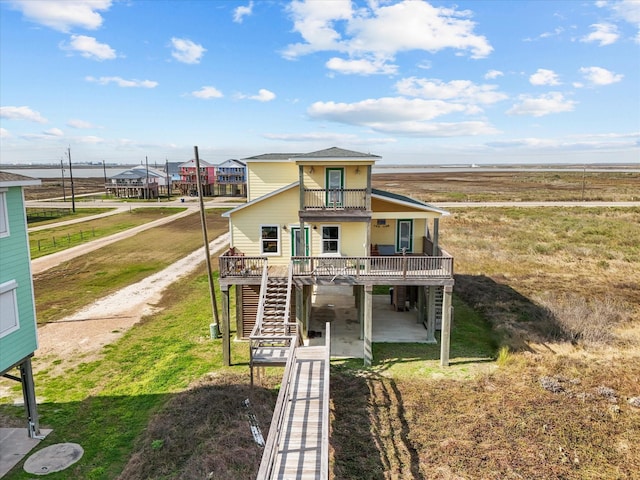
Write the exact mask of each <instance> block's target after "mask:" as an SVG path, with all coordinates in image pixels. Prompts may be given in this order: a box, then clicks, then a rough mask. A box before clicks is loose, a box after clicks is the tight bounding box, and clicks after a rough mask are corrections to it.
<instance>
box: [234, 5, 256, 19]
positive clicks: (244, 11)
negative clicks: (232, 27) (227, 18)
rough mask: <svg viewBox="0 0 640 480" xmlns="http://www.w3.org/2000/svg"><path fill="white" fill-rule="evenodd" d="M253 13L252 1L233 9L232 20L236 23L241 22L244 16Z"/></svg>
mask: <svg viewBox="0 0 640 480" xmlns="http://www.w3.org/2000/svg"><path fill="white" fill-rule="evenodd" d="M252 13H253V2H249V5H247V6H246V7H244V6H240V7H237V8H236V9H235V10H234V11H233V21H234V22H236V23H242V21H243V20H244V17H246V16H248V15H251V14H252Z"/></svg>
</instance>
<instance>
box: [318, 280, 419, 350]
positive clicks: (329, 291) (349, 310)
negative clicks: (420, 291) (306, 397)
mask: <svg viewBox="0 0 640 480" xmlns="http://www.w3.org/2000/svg"><path fill="white" fill-rule="evenodd" d="M372 301H373V342H378V343H429V342H428V341H427V329H426V328H425V327H424V325H423V324H422V323H421V322H418V317H417V312H416V311H408V312H397V311H395V310H394V309H393V307H392V305H391V304H390V298H389V295H373V300H372ZM312 304H313V307H312V309H311V321H310V325H309V332H313V333H314V334H315V335H310V338H309V339H308V340H307V342H306V343H307V344H308V345H324V344H325V338H324V337H325V331H324V330H325V322H330V323H331V356H332V357H337V358H343V357H344V358H364V345H363V342H362V338H361V337H360V323H359V321H358V310H357V308H356V304H355V297H354V295H353V292H352V289H351V288H349V287H345V286H339V287H338V286H321V287H316V290H315V292H314V295H313V297H312Z"/></svg>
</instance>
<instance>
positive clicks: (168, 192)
mask: <svg viewBox="0 0 640 480" xmlns="http://www.w3.org/2000/svg"><path fill="white" fill-rule="evenodd" d="M164 172H165V173H166V175H167V200H169V201H170V200H171V180H169V159H168V158H165V159H164Z"/></svg>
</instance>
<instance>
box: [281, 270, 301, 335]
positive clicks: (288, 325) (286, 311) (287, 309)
mask: <svg viewBox="0 0 640 480" xmlns="http://www.w3.org/2000/svg"><path fill="white" fill-rule="evenodd" d="M292 286H293V262H289V272H288V275H287V296H286V304H285V306H284V318H283V324H284V329H285V333H284V334H285V335H287V336H294V335H295V337H296V342H298V345H300V338H299V337H300V335H299V334H298V324H297V323H294V322H290V321H289V317H290V315H291V287H292ZM291 325H293V326H294V327H295V332H293V333H292V332H291V331H290V328H291Z"/></svg>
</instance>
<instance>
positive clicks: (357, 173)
mask: <svg viewBox="0 0 640 480" xmlns="http://www.w3.org/2000/svg"><path fill="white" fill-rule="evenodd" d="M356 175H360V166H359V165H358V166H357V167H356Z"/></svg>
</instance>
